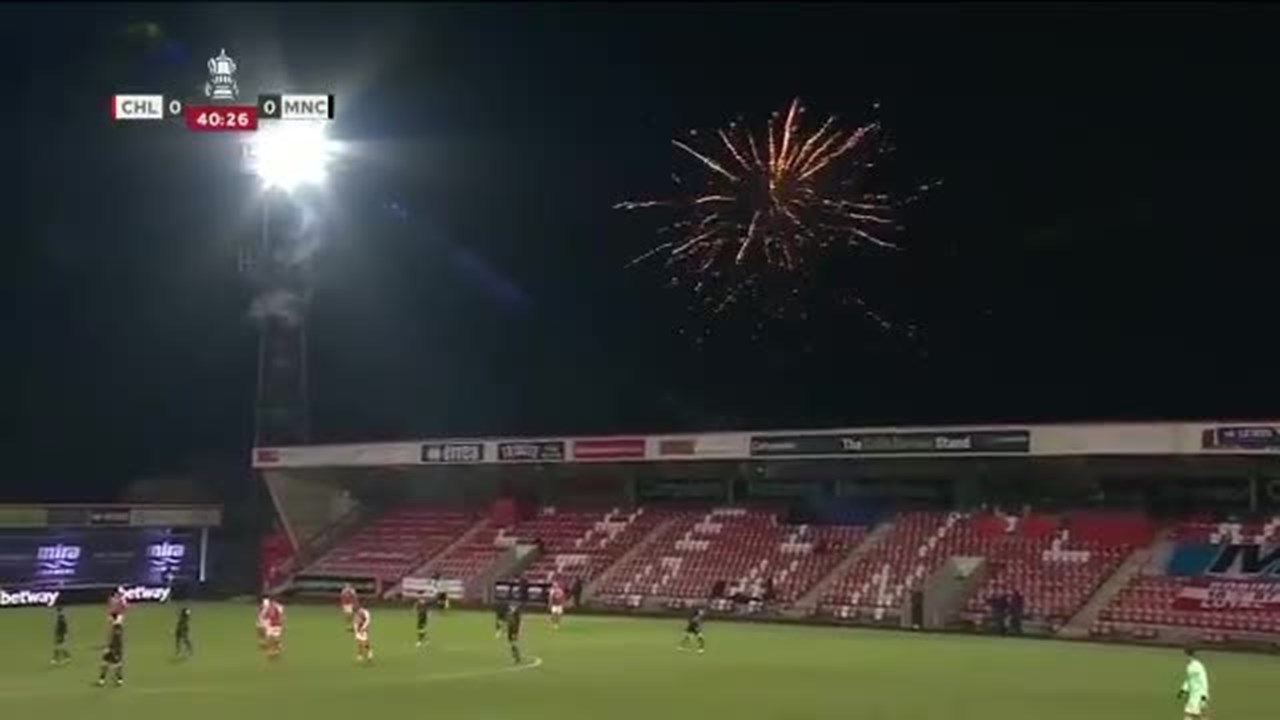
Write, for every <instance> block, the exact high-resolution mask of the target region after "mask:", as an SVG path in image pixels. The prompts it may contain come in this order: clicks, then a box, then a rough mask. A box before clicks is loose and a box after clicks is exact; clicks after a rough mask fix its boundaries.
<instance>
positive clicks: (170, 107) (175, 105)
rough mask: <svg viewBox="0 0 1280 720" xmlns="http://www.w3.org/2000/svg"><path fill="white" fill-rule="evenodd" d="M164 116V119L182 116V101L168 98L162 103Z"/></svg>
mask: <svg viewBox="0 0 1280 720" xmlns="http://www.w3.org/2000/svg"><path fill="white" fill-rule="evenodd" d="M164 117H165V119H166V120H170V119H173V118H181V117H182V101H181V100H179V99H178V98H169V99H168V100H166V101H165V103H164Z"/></svg>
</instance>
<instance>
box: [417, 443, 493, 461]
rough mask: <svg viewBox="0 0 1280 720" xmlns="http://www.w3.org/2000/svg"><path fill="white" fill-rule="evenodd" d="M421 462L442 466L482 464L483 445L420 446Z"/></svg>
mask: <svg viewBox="0 0 1280 720" xmlns="http://www.w3.org/2000/svg"><path fill="white" fill-rule="evenodd" d="M422 462H424V463H431V464H443V465H465V464H468V463H478V462H484V443H426V444H425V445H423V446H422Z"/></svg>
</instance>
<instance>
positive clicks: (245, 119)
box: [183, 105, 258, 132]
mask: <svg viewBox="0 0 1280 720" xmlns="http://www.w3.org/2000/svg"><path fill="white" fill-rule="evenodd" d="M183 118H184V119H185V120H186V123H187V127H188V128H190V129H191V130H195V131H196V132H251V131H253V130H257V129H258V108H257V107H256V106H254V105H188V106H187V108H186V111H185V112H184V113H183Z"/></svg>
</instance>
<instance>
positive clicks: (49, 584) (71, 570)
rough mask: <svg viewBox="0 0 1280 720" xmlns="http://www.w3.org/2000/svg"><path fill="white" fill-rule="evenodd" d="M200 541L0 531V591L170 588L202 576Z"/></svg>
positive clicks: (127, 532) (158, 535)
mask: <svg viewBox="0 0 1280 720" xmlns="http://www.w3.org/2000/svg"><path fill="white" fill-rule="evenodd" d="M200 554H201V553H200V542H199V539H198V537H197V536H196V535H195V534H193V533H186V532H175V531H169V530H150V529H148V530H143V529H119V530H105V529H104V530H84V531H73V530H66V531H49V532H11V533H4V532H0V587H3V588H5V589H6V590H10V591H13V590H33V591H34V590H52V589H75V588H94V587H118V586H121V585H149V586H169V585H175V584H186V583H192V582H195V581H197V580H199V579H200V578H199V576H200Z"/></svg>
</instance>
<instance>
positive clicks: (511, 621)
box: [507, 603, 522, 665]
mask: <svg viewBox="0 0 1280 720" xmlns="http://www.w3.org/2000/svg"><path fill="white" fill-rule="evenodd" d="M521 619H522V616H521V610H520V605H519V604H518V603H511V607H509V608H507V642H508V643H510V644H511V659H512V660H514V661H515V663H516V664H517V665H519V664H520V662H521V660H520V620H521Z"/></svg>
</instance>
